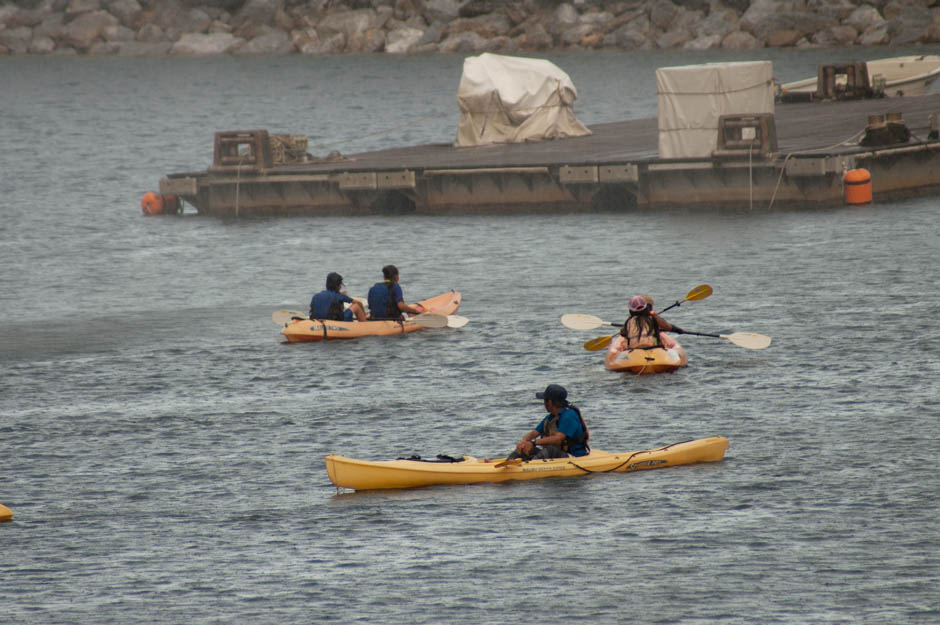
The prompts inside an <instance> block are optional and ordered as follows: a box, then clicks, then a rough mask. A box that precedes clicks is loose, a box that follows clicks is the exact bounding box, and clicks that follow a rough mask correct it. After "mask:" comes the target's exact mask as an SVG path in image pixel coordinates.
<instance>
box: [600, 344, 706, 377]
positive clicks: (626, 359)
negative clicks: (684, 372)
mask: <svg viewBox="0 0 940 625" xmlns="http://www.w3.org/2000/svg"><path fill="white" fill-rule="evenodd" d="M663 341H664V343H666V344H667V347H653V348H651V349H627V347H626V343H627V340H626V339H625V338H623V337H622V336H620V335H617V336H616V337H614V339H613V340H612V341H611V342H610V347H608V348H607V355H606V356H605V357H604V366H605V367H606V368H607V369H608V370H609V371H629V372H630V373H636V374H638V375H639V374H642V373H663V372H670V371H675V370H676V369H678V368H680V367H685V366H686V365H688V364H689V357H688V356H687V355H686V353H685V350H684V349H682V346H681V345H679V342H678V341H676V340H675V339H673V338H672V337H667V336H666V335H663Z"/></svg>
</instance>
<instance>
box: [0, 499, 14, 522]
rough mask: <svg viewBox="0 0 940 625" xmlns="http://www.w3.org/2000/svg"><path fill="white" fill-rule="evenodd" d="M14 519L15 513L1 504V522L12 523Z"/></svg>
mask: <svg viewBox="0 0 940 625" xmlns="http://www.w3.org/2000/svg"><path fill="white" fill-rule="evenodd" d="M11 519H13V511H12V510H10V509H9V508H7V507H6V506H5V505H3V504H2V503H0V521H10V520H11Z"/></svg>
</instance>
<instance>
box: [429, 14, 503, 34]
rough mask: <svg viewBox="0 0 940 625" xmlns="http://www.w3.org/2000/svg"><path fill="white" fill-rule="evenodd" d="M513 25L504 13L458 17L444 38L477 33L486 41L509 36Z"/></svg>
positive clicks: (446, 30)
mask: <svg viewBox="0 0 940 625" xmlns="http://www.w3.org/2000/svg"><path fill="white" fill-rule="evenodd" d="M511 28H512V24H511V23H510V21H509V18H508V17H506V16H505V15H503V14H502V13H492V14H490V15H481V16H480V17H458V18H457V19H455V20H454V21H452V22H451V23H450V24H448V26H447V28H446V29H445V31H444V36H445V37H446V36H448V35H456V34H457V33H462V32H475V33H476V34H478V35H480V36H481V37H483V38H484V39H489V38H492V37H499V36H501V35H508V34H509V31H510V29H511Z"/></svg>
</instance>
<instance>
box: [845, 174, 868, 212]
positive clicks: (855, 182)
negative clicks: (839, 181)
mask: <svg viewBox="0 0 940 625" xmlns="http://www.w3.org/2000/svg"><path fill="white" fill-rule="evenodd" d="M843 182H844V183H845V203H846V204H868V203H869V202H871V174H870V173H869V172H868V170H867V169H850V170H849V171H847V172H845V178H844V179H843Z"/></svg>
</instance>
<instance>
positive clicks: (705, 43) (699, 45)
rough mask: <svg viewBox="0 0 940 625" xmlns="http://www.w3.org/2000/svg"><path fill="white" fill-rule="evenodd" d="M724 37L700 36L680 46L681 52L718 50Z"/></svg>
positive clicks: (716, 35)
mask: <svg viewBox="0 0 940 625" xmlns="http://www.w3.org/2000/svg"><path fill="white" fill-rule="evenodd" d="M723 39H724V35H718V34H715V35H702V36H700V37H696V38H695V39H693V40H692V41H687V42H686V43H684V44H683V45H682V49H683V50H710V49H712V48H720V47H721V42H722V40H723Z"/></svg>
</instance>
